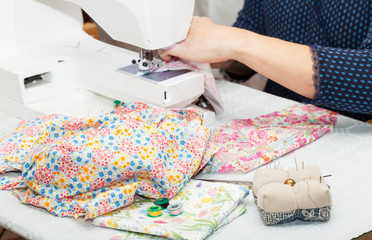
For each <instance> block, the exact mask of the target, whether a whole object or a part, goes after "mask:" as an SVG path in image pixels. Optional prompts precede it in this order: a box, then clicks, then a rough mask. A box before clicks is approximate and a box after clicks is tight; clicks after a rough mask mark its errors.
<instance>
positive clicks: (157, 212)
mask: <svg viewBox="0 0 372 240" xmlns="http://www.w3.org/2000/svg"><path fill="white" fill-rule="evenodd" d="M161 210H163V209H162V208H161V207H160V206H151V207H149V208H148V209H147V216H148V217H153V218H156V217H160V216H161V215H163V213H162V212H161Z"/></svg>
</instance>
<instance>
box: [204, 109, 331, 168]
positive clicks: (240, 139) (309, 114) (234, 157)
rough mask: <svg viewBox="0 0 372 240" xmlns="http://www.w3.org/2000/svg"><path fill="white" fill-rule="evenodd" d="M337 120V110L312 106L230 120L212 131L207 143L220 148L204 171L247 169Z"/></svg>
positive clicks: (307, 139) (324, 130)
mask: <svg viewBox="0 0 372 240" xmlns="http://www.w3.org/2000/svg"><path fill="white" fill-rule="evenodd" d="M336 122H337V114H336V113H334V112H331V111H328V110H324V109H322V108H319V107H316V106H313V105H295V106H292V107H290V108H288V109H284V110H282V111H278V112H273V113H270V114H266V115H262V116H259V117H257V118H254V119H240V120H233V121H231V122H230V123H228V124H227V125H226V126H222V127H220V128H218V129H216V130H215V131H214V132H213V133H212V137H211V141H210V142H209V144H210V145H211V146H212V145H214V146H218V149H219V150H218V151H217V153H216V154H215V155H214V156H213V157H212V159H211V160H210V161H209V162H208V164H207V165H206V167H205V169H204V170H203V172H204V173H210V172H220V173H222V172H229V171H243V172H248V171H250V170H252V169H255V168H257V167H259V166H261V165H263V164H266V163H268V162H270V161H272V160H274V159H276V158H278V157H280V156H282V155H283V154H286V153H288V152H291V151H293V150H295V149H298V148H300V147H302V146H304V145H306V144H308V143H311V142H313V141H315V140H316V139H318V138H319V137H321V136H322V135H324V134H325V133H327V132H329V131H331V130H333V127H334V125H335V124H336Z"/></svg>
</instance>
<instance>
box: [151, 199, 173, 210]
mask: <svg viewBox="0 0 372 240" xmlns="http://www.w3.org/2000/svg"><path fill="white" fill-rule="evenodd" d="M154 204H155V205H157V206H160V207H161V208H162V209H167V207H168V206H169V199H168V198H159V199H157V200H156V201H155V202H154Z"/></svg>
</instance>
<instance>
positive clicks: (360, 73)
mask: <svg viewBox="0 0 372 240" xmlns="http://www.w3.org/2000/svg"><path fill="white" fill-rule="evenodd" d="M312 54H313V61H314V82H315V87H316V94H315V96H314V99H313V101H312V103H313V104H316V105H320V106H324V107H328V108H332V109H338V110H342V111H348V112H358V113H365V114H372V21H371V23H370V26H369V31H368V34H367V36H366V38H365V40H364V41H363V42H362V44H361V45H360V47H359V48H358V49H340V48H332V47H322V46H319V45H314V46H313V47H312Z"/></svg>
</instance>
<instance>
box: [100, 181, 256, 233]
mask: <svg viewBox="0 0 372 240" xmlns="http://www.w3.org/2000/svg"><path fill="white" fill-rule="evenodd" d="M248 193H249V191H248V189H247V188H246V187H244V186H239V185H230V184H223V183H213V182H204V181H197V180H191V181H190V182H189V183H187V184H186V186H185V187H184V188H183V189H182V191H181V192H179V193H178V195H177V196H176V197H174V198H173V199H172V200H171V202H170V203H171V204H172V203H176V202H177V203H181V204H182V206H183V208H182V209H183V211H184V212H183V213H182V214H181V215H178V216H170V215H169V213H168V210H163V211H162V212H163V215H162V216H160V217H157V218H151V217H148V216H147V208H148V207H150V206H153V200H150V199H145V198H139V199H138V200H137V201H136V202H135V203H134V204H132V205H130V206H128V207H125V208H123V209H120V210H118V211H115V212H112V213H109V214H106V215H104V216H100V217H97V218H95V219H94V220H93V224H95V225H98V226H101V227H109V228H115V229H122V230H129V231H132V232H140V233H146V234H153V235H159V236H164V237H168V238H172V239H204V238H206V237H207V236H208V235H209V234H211V233H212V232H213V231H215V230H217V229H218V228H220V227H221V226H223V225H225V224H227V223H228V222H231V221H232V220H233V219H234V218H236V217H238V216H239V215H240V214H242V213H243V212H244V211H245V207H244V206H242V205H241V204H240V203H241V201H242V200H243V199H244V198H245V197H246V196H247V195H248ZM237 206H238V207H237ZM126 238H130V239H133V238H135V237H134V234H133V233H129V232H126V233H124V234H122V235H121V236H118V237H115V239H126Z"/></svg>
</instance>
